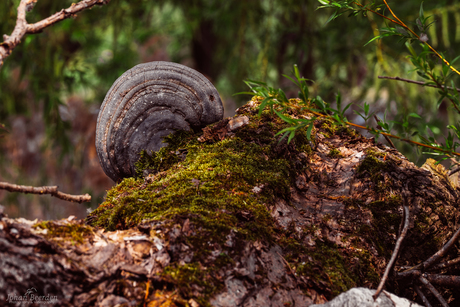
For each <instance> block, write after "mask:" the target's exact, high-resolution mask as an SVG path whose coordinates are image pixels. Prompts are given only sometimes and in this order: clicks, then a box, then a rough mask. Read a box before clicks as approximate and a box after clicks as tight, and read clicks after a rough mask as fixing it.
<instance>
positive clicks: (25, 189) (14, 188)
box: [0, 182, 91, 203]
mask: <svg viewBox="0 0 460 307" xmlns="http://www.w3.org/2000/svg"><path fill="white" fill-rule="evenodd" d="M0 189H3V190H7V191H10V192H21V193H26V194H27V193H30V194H50V195H51V196H54V197H57V198H60V199H63V200H67V201H71V202H77V203H83V202H89V201H91V196H90V195H89V194H85V195H71V194H66V193H62V192H59V191H58V187H57V186H44V187H32V186H25V185H17V184H12V183H8V182H0Z"/></svg>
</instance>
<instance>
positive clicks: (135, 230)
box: [0, 98, 460, 306]
mask: <svg viewBox="0 0 460 307" xmlns="http://www.w3.org/2000/svg"><path fill="white" fill-rule="evenodd" d="M293 103H295V101H293ZM258 105H259V100H258V99H257V98H253V100H252V101H250V102H249V103H248V104H247V105H245V106H244V107H242V108H240V109H239V110H238V111H237V115H236V116H235V118H233V119H225V120H223V121H221V122H218V123H216V124H214V125H212V126H210V127H206V128H205V129H203V131H201V132H200V133H184V132H178V133H176V134H175V135H174V136H170V137H168V138H167V140H166V141H167V142H168V144H169V145H168V146H167V147H164V148H162V149H161V150H160V151H159V152H158V153H153V154H150V153H142V155H141V160H140V161H139V163H138V177H137V178H128V179H125V180H123V181H122V182H121V183H119V184H117V185H116V186H114V187H113V188H112V189H111V190H110V191H108V193H107V197H106V199H105V201H104V202H103V203H102V204H101V205H100V206H99V208H98V209H96V210H95V211H93V212H92V213H91V214H89V216H88V217H87V219H86V221H85V223H83V221H73V220H61V221H49V222H40V223H28V222H26V221H24V220H10V219H7V218H6V217H3V219H2V221H1V222H0V223H1V231H0V246H1V248H0V273H1V274H0V289H2V291H1V292H0V301H5V300H6V299H7V298H8V297H7V296H8V295H9V294H15V295H23V293H25V292H26V291H27V290H28V289H29V288H31V287H34V289H36V292H37V293H40V294H42V295H46V294H49V295H53V296H56V297H57V299H58V300H59V302H60V304H61V305H72V306H93V305H102V306H109V305H115V304H116V303H117V302H118V303H119V304H126V305H127V306H128V305H129V304H134V305H136V304H142V303H146V304H147V303H149V306H198V305H200V306H209V305H214V306H262V305H267V306H308V305H310V304H312V303H321V302H325V301H327V300H330V299H332V298H333V297H335V296H337V295H338V294H339V293H341V292H343V291H346V290H348V289H350V288H352V287H356V286H362V287H368V288H376V287H377V285H378V282H379V280H380V277H381V275H382V273H383V270H384V269H385V266H386V264H387V262H388V260H389V258H390V256H391V253H392V250H393V248H394V244H395V241H396V239H397V236H398V232H399V227H400V222H401V215H402V204H403V201H404V199H406V200H407V201H409V202H410V203H411V215H412V223H411V229H410V230H409V234H408V236H407V237H406V239H405V241H404V247H403V249H402V251H401V255H400V256H399V258H398V261H397V267H399V266H410V265H416V264H418V263H420V262H421V261H423V260H425V259H426V258H428V257H429V256H431V255H432V254H433V253H434V252H436V251H437V250H438V249H439V248H440V247H441V246H442V245H443V244H444V243H445V242H446V241H447V240H448V239H449V237H450V236H451V235H452V233H453V232H454V231H455V230H456V229H457V228H458V227H459V225H460V212H459V209H460V207H459V196H460V188H459V186H458V184H457V182H455V181H454V180H452V178H449V177H448V176H446V175H445V173H443V171H442V169H440V168H439V167H437V166H433V164H432V163H431V164H430V163H428V164H427V165H426V166H425V167H423V168H418V167H416V166H415V165H414V164H413V163H411V162H409V161H408V160H407V159H406V158H405V157H403V156H402V155H401V154H400V153H399V152H397V151H396V150H394V149H390V148H389V147H386V146H384V145H381V144H376V143H375V142H374V140H373V139H368V138H365V137H363V136H361V135H360V134H358V133H357V132H356V131H354V130H351V129H349V128H347V127H338V126H335V125H334V124H333V123H332V122H330V121H328V120H326V119H318V120H316V121H315V124H314V129H313V132H312V138H311V140H310V141H309V140H308V139H307V137H306V134H305V131H303V132H302V133H298V134H297V135H296V136H295V137H294V139H293V140H292V141H291V142H289V143H288V142H287V140H286V139H283V140H280V136H277V135H276V134H277V132H278V131H280V130H281V129H282V128H284V127H285V123H284V122H283V121H282V120H281V119H280V118H278V117H277V116H276V115H275V114H272V113H271V112H270V111H269V110H265V111H263V112H262V114H261V116H260V117H259V116H258ZM289 112H290V113H289V115H290V116H294V117H303V116H307V117H308V116H310V114H308V113H306V112H305V113H299V112H298V111H289ZM458 247H459V245H458V244H457V248H458ZM455 253H458V251H457V250H455V249H454V251H453V252H451V254H450V255H449V256H448V257H454V256H455V255H456V254H455ZM457 257H458V255H457ZM453 270H457V271H455V272H457V273H458V271H459V269H458V268H457V269H455V267H454V268H453ZM410 287H411V286H410V282H406V281H404V280H403V281H396V280H394V279H391V278H390V281H389V282H388V285H387V289H388V290H390V291H393V292H395V293H396V294H399V295H404V296H406V297H408V298H409V299H416V296H415V295H414V294H413V291H412V290H411V288H410ZM446 291H447V290H446ZM450 295H451V297H452V299H455V300H457V301H458V300H460V294H459V293H458V292H455V291H453V292H450ZM161 304H165V305H161Z"/></svg>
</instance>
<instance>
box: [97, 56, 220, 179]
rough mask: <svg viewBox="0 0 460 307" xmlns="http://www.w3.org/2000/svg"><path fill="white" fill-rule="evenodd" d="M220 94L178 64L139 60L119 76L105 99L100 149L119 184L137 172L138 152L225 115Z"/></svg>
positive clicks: (109, 172) (104, 163)
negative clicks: (135, 167) (177, 133)
mask: <svg viewBox="0 0 460 307" xmlns="http://www.w3.org/2000/svg"><path fill="white" fill-rule="evenodd" d="M223 112H224V108H223V106H222V101H221V99H220V96H219V93H218V92H217V90H216V88H215V87H214V86H213V85H212V83H211V82H210V81H209V80H208V79H206V77H205V76H203V75H202V74H200V73H199V72H197V71H196V70H193V69H191V68H189V67H186V66H184V65H181V64H177V63H170V62H150V63H144V64H139V65H137V66H135V67H133V68H131V69H130V70H128V71H126V72H125V73H124V74H123V75H121V76H120V77H119V78H118V79H117V80H116V81H115V82H114V84H113V85H112V87H111V88H110V90H109V91H108V93H107V95H106V97H105V99H104V102H103V103H102V106H101V109H100V112H99V116H98V119H97V128H96V151H97V155H98V157H99V161H100V163H101V165H102V168H103V169H104V171H105V173H106V174H107V176H109V177H110V178H112V179H113V180H114V181H115V182H117V181H119V180H121V179H122V178H125V177H132V176H134V174H135V169H134V164H135V163H136V162H137V160H138V159H139V153H140V152H141V150H143V149H145V150H147V152H150V151H158V150H159V149H160V148H161V147H164V146H166V144H165V143H163V142H162V139H163V137H165V136H167V135H169V134H171V133H173V132H174V131H175V130H191V129H192V130H196V129H199V128H202V127H205V126H206V125H209V124H212V123H214V122H217V121H219V120H221V119H222V118H223Z"/></svg>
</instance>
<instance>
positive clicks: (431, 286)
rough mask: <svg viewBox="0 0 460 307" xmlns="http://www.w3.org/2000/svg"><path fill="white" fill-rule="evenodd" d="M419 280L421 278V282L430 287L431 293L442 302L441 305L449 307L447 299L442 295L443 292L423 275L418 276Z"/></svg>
mask: <svg viewBox="0 0 460 307" xmlns="http://www.w3.org/2000/svg"><path fill="white" fill-rule="evenodd" d="M418 280H420V282H421V283H422V284H423V285H424V286H425V287H427V288H428V290H430V291H431V293H433V295H434V296H435V297H436V298H437V299H438V301H439V302H440V303H441V305H442V306H443V307H449V305H448V304H447V302H446V300H444V298H443V297H442V296H441V294H440V293H439V292H438V290H436V288H435V287H433V285H432V284H431V283H430V282H429V281H428V280H427V279H426V278H425V277H423V276H420V277H419V278H418Z"/></svg>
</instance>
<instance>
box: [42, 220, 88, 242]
mask: <svg viewBox="0 0 460 307" xmlns="http://www.w3.org/2000/svg"><path fill="white" fill-rule="evenodd" d="M33 228H35V229H41V230H42V233H43V234H44V236H45V237H47V238H51V239H53V238H59V241H57V243H58V244H59V243H60V242H71V244H73V245H74V244H77V243H78V244H81V243H83V241H84V239H85V237H90V236H92V234H93V231H92V229H91V227H88V226H85V225H81V224H76V223H65V224H59V223H56V222H53V221H43V222H39V223H36V224H35V225H33Z"/></svg>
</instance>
